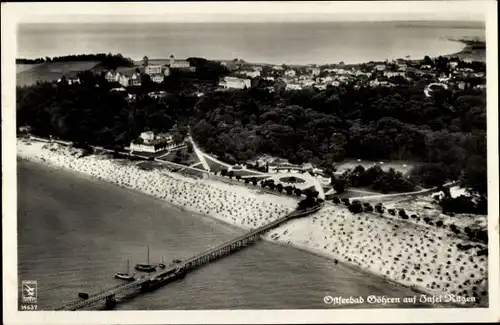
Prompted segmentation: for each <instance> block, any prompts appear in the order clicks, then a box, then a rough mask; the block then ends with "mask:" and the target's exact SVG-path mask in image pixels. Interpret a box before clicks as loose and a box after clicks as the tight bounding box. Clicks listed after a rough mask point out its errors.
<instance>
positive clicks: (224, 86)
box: [58, 55, 486, 153]
mask: <svg viewBox="0 0 500 325" xmlns="http://www.w3.org/2000/svg"><path fill="white" fill-rule="evenodd" d="M446 60H447V61H446V70H447V73H445V72H443V71H441V70H442V68H441V69H440V68H438V67H437V65H434V64H432V60H431V59H429V58H428V59H427V61H430V63H431V64H432V65H431V64H429V63H427V62H425V61H426V60H423V61H424V62H423V61H422V60H410V58H409V57H406V58H405V59H397V60H392V61H388V60H387V61H385V62H369V63H364V64H344V63H343V62H340V63H339V64H333V65H325V66H318V65H315V64H310V65H306V66H287V65H285V64H283V65H268V64H260V65H259V64H251V63H247V62H245V61H243V60H241V59H234V60H232V61H216V62H218V63H219V64H221V65H222V66H224V67H226V68H227V69H228V71H229V74H228V75H227V76H224V77H222V79H221V80H220V81H219V82H218V84H217V86H216V88H215V89H213V91H231V90H244V89H250V88H251V87H254V86H256V85H257V82H259V81H264V84H265V88H266V89H267V90H268V91H269V92H275V91H276V90H278V89H279V90H284V91H300V90H302V89H307V88H313V89H316V90H318V91H321V90H325V89H326V88H327V87H340V86H347V85H350V86H352V87H353V88H354V89H359V88H360V87H395V86H397V85H398V84H401V83H403V84H410V85H411V84H412V83H416V82H417V81H422V80H424V81H425V82H426V84H427V87H426V88H425V91H424V92H425V94H426V95H427V96H428V97H430V93H431V92H432V91H433V90H435V89H436V88H435V87H442V88H444V89H449V88H451V89H453V88H454V89H461V90H463V89H466V88H470V87H474V88H481V89H484V88H486V76H485V71H484V69H483V68H480V69H474V68H473V65H472V62H473V61H472V60H470V59H465V60H459V59H457V58H451V59H446ZM151 61H153V60H150V59H149V58H148V57H147V56H144V58H143V60H142V61H141V64H140V66H138V67H135V69H134V71H133V72H132V73H131V74H127V73H120V72H118V71H106V72H105V79H106V80H107V81H108V82H109V83H112V84H116V87H115V88H112V89H111V91H112V92H120V93H123V94H126V96H127V99H128V100H134V99H135V98H136V94H132V93H129V92H128V89H129V88H131V87H140V86H141V84H142V82H143V80H144V76H149V78H150V80H151V81H152V82H153V83H155V84H158V85H160V84H162V83H163V82H164V80H165V78H167V77H168V76H170V74H171V72H172V71H174V70H180V71H185V72H196V68H195V67H193V66H191V64H190V62H189V61H187V60H178V59H175V57H174V55H170V57H169V59H168V60H154V61H162V62H163V64H158V63H151ZM65 80H66V82H67V83H68V84H70V85H71V84H74V83H79V82H80V81H79V79H78V77H73V78H71V77H68V78H65ZM470 80H474V84H471V83H470V82H468V81H470ZM61 81H62V78H61V79H59V80H58V82H61ZM259 85H260V87H262V83H260V84H259ZM432 87H434V88H432ZM166 95H167V92H166V91H164V90H158V91H152V92H149V93H148V96H149V97H151V98H156V99H160V98H162V97H164V96H166ZM194 95H196V96H197V97H201V96H203V95H204V93H203V92H200V91H198V92H195V93H194ZM176 146H177V144H176V143H175V142H174V141H173V140H172V136H171V135H169V134H166V135H164V134H159V135H154V134H153V133H152V132H150V131H148V132H144V133H142V134H141V136H140V137H139V138H138V139H135V140H133V141H132V142H131V143H130V148H129V149H130V150H131V151H132V152H143V153H157V152H162V151H164V150H167V149H172V148H175V147H176Z"/></svg>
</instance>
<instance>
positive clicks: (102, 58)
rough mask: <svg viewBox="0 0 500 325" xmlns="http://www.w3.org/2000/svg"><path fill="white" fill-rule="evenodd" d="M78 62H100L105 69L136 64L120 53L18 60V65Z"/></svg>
mask: <svg viewBox="0 0 500 325" xmlns="http://www.w3.org/2000/svg"><path fill="white" fill-rule="evenodd" d="M78 61H99V62H101V65H102V66H103V67H104V68H107V69H116V68H118V67H132V66H134V62H133V61H132V60H131V59H129V58H125V57H123V55H121V54H120V53H118V54H115V55H113V54H111V53H109V54H105V53H98V54H79V55H65V56H56V57H53V58H50V57H46V58H37V59H16V64H39V63H50V62H78Z"/></svg>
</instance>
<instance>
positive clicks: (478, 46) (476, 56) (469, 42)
mask: <svg viewBox="0 0 500 325" xmlns="http://www.w3.org/2000/svg"><path fill="white" fill-rule="evenodd" d="M449 40H450V41H453V42H459V43H462V44H464V45H465V47H464V48H463V50H462V51H460V52H457V53H453V54H450V55H445V56H446V57H449V58H451V57H456V58H459V59H460V60H472V61H480V62H486V42H485V41H482V40H479V39H465V38H460V39H449Z"/></svg>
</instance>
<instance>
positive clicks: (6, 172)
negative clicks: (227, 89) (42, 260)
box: [2, 1, 500, 325]
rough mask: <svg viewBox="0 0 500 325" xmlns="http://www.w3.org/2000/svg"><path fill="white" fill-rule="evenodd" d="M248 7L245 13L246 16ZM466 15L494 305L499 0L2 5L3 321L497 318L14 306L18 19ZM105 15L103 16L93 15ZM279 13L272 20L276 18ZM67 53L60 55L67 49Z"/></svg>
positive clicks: (415, 312) (406, 312) (487, 317)
mask: <svg viewBox="0 0 500 325" xmlns="http://www.w3.org/2000/svg"><path fill="white" fill-rule="evenodd" d="M242 13H246V15H242ZM395 14H397V15H396V17H397V18H398V20H405V19H407V20H411V19H412V18H413V19H414V20H428V19H443V20H448V19H449V20H469V19H477V18H478V17H479V18H480V17H485V19H486V37H487V62H488V64H487V85H488V92H487V101H488V121H487V125H488V153H489V154H488V191H489V200H488V201H489V275H490V282H489V284H490V288H489V291H490V306H500V301H499V288H500V287H499V273H498V269H499V255H500V253H499V236H498V232H499V228H498V227H499V226H498V222H499V217H498V216H499V214H498V211H499V210H498V185H499V184H498V128H497V127H498V125H497V122H498V93H497V85H498V83H497V82H498V75H497V73H498V66H497V64H498V50H497V6H496V2H494V1H439V2H436V1H434V2H431V1H398V2H395V1H389V2H382V1H381V2H335V3H331V2H321V3H317V2H307V3H306V2H288V3H285V2H252V3H250V2H238V3H234V2H233V3H223V4H222V3H221V2H217V3H202V2H197V3H144V2H142V3H7V4H6V3H2V122H3V123H2V180H3V184H2V186H3V191H2V193H3V197H2V201H3V204H2V207H3V211H2V212H3V214H2V215H3V218H2V222H3V234H2V235H3V265H4V270H3V283H4V286H3V288H4V290H3V294H4V296H3V298H4V299H3V301H4V305H3V308H4V309H3V310H4V323H5V324H30V325H35V324H50V325H52V324H64V325H68V324H104V323H105V324H117V323H120V324H155V323H156V324H158V323H165V322H168V323H172V324H182V323H183V324H187V323H189V324H203V323H204V324H207V323H214V324H229V323H241V324H252V323H254V324H255V323H276V324H294V323H334V322H335V323H337V322H342V323H353V322H358V323H359V322H378V321H383V322H386V323H396V322H472V321H498V320H500V316H499V311H498V309H496V308H494V307H490V308H488V309H486V308H484V309H461V308H460V309H425V310H420V309H397V310H392V309H361V310H271V311H251V310H246V311H108V312H19V311H17V295H18V293H17V292H18V290H17V267H16V266H17V250H16V249H17V234H16V232H15V231H14V230H15V229H16V218H17V214H16V211H17V205H16V204H17V198H16V196H17V194H16V193H17V187H16V147H15V103H16V101H15V83H16V78H15V76H16V70H15V64H14V59H15V56H16V48H17V47H16V25H17V23H18V22H26V21H30V22H64V21H71V22H89V21H92V22H96V21H101V22H104V21H105V22H120V21H123V20H125V21H129V22H130V21H131V20H132V21H137V22H141V21H144V18H145V17H147V21H161V20H165V19H168V20H170V21H176V22H182V21H190V22H197V21H228V22H230V21H262V20H266V19H267V21H268V20H271V19H273V20H275V21H285V20H290V19H292V20H303V19H305V18H304V17H306V18H307V19H309V20H311V19H314V20H324V19H326V18H328V17H330V18H331V17H332V15H335V17H337V18H338V19H339V20H352V17H354V18H356V17H357V19H362V20H374V19H384V17H391V18H392V17H395ZM91 15H100V16H98V17H97V16H91ZM271 17H274V18H271ZM63 54H64V53H61V55H63Z"/></svg>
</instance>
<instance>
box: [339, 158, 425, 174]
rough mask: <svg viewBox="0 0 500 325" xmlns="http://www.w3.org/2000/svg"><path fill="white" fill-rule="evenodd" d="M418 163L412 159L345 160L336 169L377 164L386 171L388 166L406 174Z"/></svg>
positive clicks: (367, 166) (342, 169)
mask: <svg viewBox="0 0 500 325" xmlns="http://www.w3.org/2000/svg"><path fill="white" fill-rule="evenodd" d="M418 164H419V163H417V162H412V161H382V162H380V161H368V160H366V161H365V160H362V161H359V162H358V161H357V160H354V159H353V160H346V161H343V162H341V163H340V164H338V165H337V171H339V172H344V171H345V170H347V169H354V168H355V167H356V166H358V165H361V166H363V167H364V168H365V169H368V168H370V167H373V166H379V167H380V168H382V169H383V170H385V171H388V170H389V169H390V168H394V170H395V171H398V172H401V173H403V175H406V174H407V173H409V172H410V171H411V170H412V169H413V168H414V167H416V166H418Z"/></svg>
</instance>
